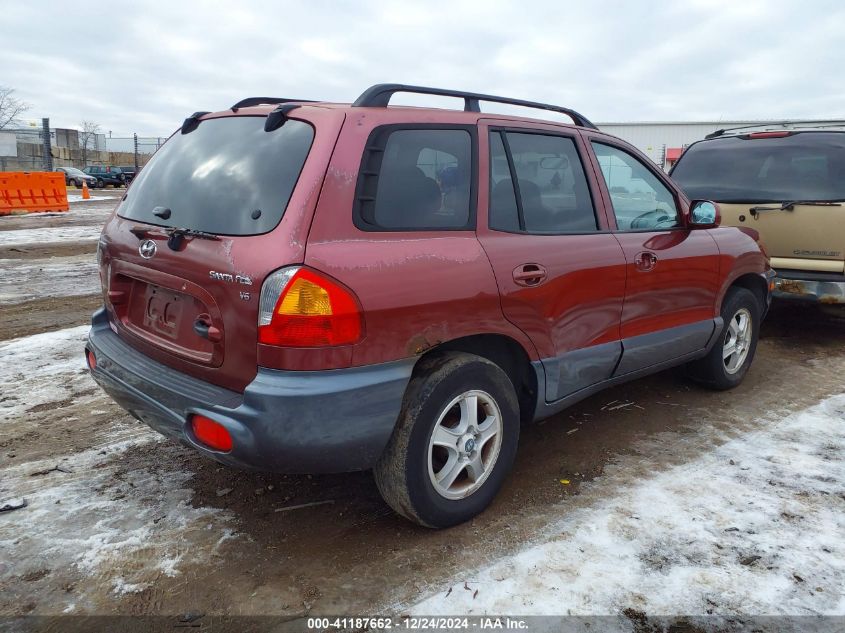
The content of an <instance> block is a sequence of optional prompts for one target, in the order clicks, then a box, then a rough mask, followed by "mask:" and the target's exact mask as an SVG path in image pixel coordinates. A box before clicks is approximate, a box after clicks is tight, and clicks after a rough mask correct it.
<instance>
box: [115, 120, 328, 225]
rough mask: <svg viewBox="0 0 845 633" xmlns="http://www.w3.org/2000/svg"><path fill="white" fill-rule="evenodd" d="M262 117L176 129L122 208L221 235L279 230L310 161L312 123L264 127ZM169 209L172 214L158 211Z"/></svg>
mask: <svg viewBox="0 0 845 633" xmlns="http://www.w3.org/2000/svg"><path fill="white" fill-rule="evenodd" d="M264 121H265V118H264V117H250V116H238V117H225V118H220V119H210V120H208V121H203V122H202V123H200V125H199V127H197V128H196V129H195V130H194V131H193V132H190V133H188V134H181V133H179V132H177V133H176V134H174V135H173V136H172V137H171V138H170V139H169V140H168V141H167V142H166V143H165V144H164V145H163V146H162V147H161V149H160V150H158V152H156V154H155V156H153V158H152V159H151V160H150V162H149V163H147V165H146V166H145V167H144V169H143V170H142V171H140V172H139V173H138V176H137V177H136V178H135V180H134V181H133V183H132V187H131V188H130V189H129V191H128V192H127V196H126V200H124V202H123V203H122V204H121V206H120V208H119V209H118V215H120V216H121V217H124V218H128V219H131V220H137V221H139V222H145V223H148V224H155V225H158V226H169V227H180V228H187V229H194V230H197V231H205V232H208V233H216V234H218V235H258V234H260V233H267V232H268V231H271V230H273V228H275V227H276V225H277V224H278V223H279V221H280V220H281V219H282V215H283V214H284V212H285V208H286V207H287V204H288V201H289V200H290V197H291V194H292V193H293V189H294V187H295V186H296V181H297V179H298V178H299V173H300V171H302V166H303V165H304V164H305V159H306V157H307V156H308V151H309V149H310V148H311V142H312V141H313V139H314V131H313V129H312V128H311V126H310V125H308V124H307V123H303V122H302V121H295V120H291V121H287V122H286V123H285V124H284V125H283V126H282V127H281V128H279V129H277V130H274V131H272V132H265V131H264ZM157 207H165V208H168V209H170V212H171V213H170V217H169V218H168V219H167V220H162V219H161V218H159V217H157V216H155V215H153V211H154V210H155V209H156V208H157Z"/></svg>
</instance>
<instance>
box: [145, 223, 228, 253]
mask: <svg viewBox="0 0 845 633" xmlns="http://www.w3.org/2000/svg"><path fill="white" fill-rule="evenodd" d="M129 231H130V233H132V234H133V235H134V236H135V237H137V238H138V239H141V238H143V237H146V236H147V235H149V234H150V233H152V232H154V231H163V232H164V234H165V235H167V246H169V247H170V250H173V251H178V250H179V249H180V248H181V246H182V242H183V241H184V239H185V238H186V237H196V238H199V239H201V240H219V239H220V236H219V235H215V234H214V233H207V232H206V231H197V230H196V229H183V228H181V227H178V226H168V227H161V226H155V227H152V226H151V227H147V226H133V227H132V228H131V229H129Z"/></svg>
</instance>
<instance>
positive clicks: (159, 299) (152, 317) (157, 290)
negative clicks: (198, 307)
mask: <svg viewBox="0 0 845 633" xmlns="http://www.w3.org/2000/svg"><path fill="white" fill-rule="evenodd" d="M145 285H146V287H147V288H146V293H145V294H146V296H145V300H144V308H145V309H144V327H145V328H146V329H148V330H150V331H151V332H154V333H156V334H159V335H160V336H164V337H167V338H170V339H173V340H176V339H177V338H178V337H179V324H180V323H182V311H183V310H182V308H183V307H184V305H185V303H186V302H187V299H188V298H187V297H185V296H184V295H181V294H180V293H177V292H173V291H172V290H168V289H167V288H162V287H161V286H154V285H153V284H145Z"/></svg>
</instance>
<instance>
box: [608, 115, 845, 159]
mask: <svg viewBox="0 0 845 633" xmlns="http://www.w3.org/2000/svg"><path fill="white" fill-rule="evenodd" d="M831 122H832V121H830V120H828V119H813V120H802V121H801V123H831ZM775 123H778V122H776V121H771V120H756V121H754V120H750V121H749V120H743V121H634V122H610V123H596V125H597V126H598V128H599V129H600V130H601V131H602V132H607V133H608V134H613V135H614V136H618V137H619V138H621V139H624V140H626V141H628V142H629V143H631V145H633V146H635V147H636V148H637V149H639V150H640V151H641V152H643V153H644V154H645V155H646V156H648V157H649V158H651V159H652V160H653V161H654V162H655V163H657V164H658V165H660V166H661V167H663V168H664V169H665V170H666V171H669V168H670V167H671V166H672V164H674V162H675V161H677V160H678V157H679V156H680V155H681V152H682V151H683V150H684V148H685V147H687V146H688V145H690V144H692V143H694V142H695V141H700V140H701V139H703V138H704V137H705V136H707V135H708V134H710V133H711V132H715V131H716V130H724V129H726V128H732V127H740V126H745V125H753V126H758V125H761V126H766V125H767V124H768V125H771V124H775Z"/></svg>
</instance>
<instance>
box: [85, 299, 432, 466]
mask: <svg viewBox="0 0 845 633" xmlns="http://www.w3.org/2000/svg"><path fill="white" fill-rule="evenodd" d="M86 348H87V349H88V350H90V351H91V352H93V353H94V356H95V358H96V368H95V369H93V370H92V371H91V375H92V376H93V378H94V380H95V381H96V382H97V383H98V384H99V385H100V386H101V387H102V388H103V389H104V390H105V391H106V393H108V394H109V395H110V396H111V397H112V398H113V399H114V400H115V401H116V402H117V403H118V404H120V406H122V407H123V408H124V409H126V410H127V411H129V412H130V413H131V414H132V415H134V416H135V417H136V418H138V419H140V420H142V421H143V422H146V423H147V424H149V425H150V426H151V427H152V428H153V429H155V430H157V431H159V432H160V433H162V434H163V435H166V436H169V437H173V438H176V439H178V440H180V441H182V442H183V443H185V444H187V445H189V446H192V447H193V448H195V449H197V450H198V451H200V452H201V453H203V454H205V455H207V456H209V457H211V458H213V459H216V460H217V461H219V462H222V463H224V464H228V465H231V466H236V467H239V468H244V469H249V470H263V471H272V472H280V473H290V474H303V473H314V474H316V473H333V472H349V471H354V470H364V469H367V468H370V467H372V466H373V465H374V464H375V462H376V460H377V459H378V457H379V456H380V455H381V453H382V451H383V450H384V447H385V446H386V445H387V442H388V440H389V439H390V435H391V433H392V432H393V427H394V425H395V423H396V419H397V417H398V416H399V410H400V408H401V405H402V398H403V396H404V393H405V387H406V386H407V384H408V381H409V380H410V378H411V372H412V370H413V366H414V362H415V360H416V359H413V358H412V359H407V360H402V361H396V362H392V363H384V364H379V365H370V366H366V367H355V368H350V369H337V370H325V371H281V370H274V369H264V368H259V369H258V374H257V375H256V377H255V380H253V381H252V382H251V383H250V384H249V385H248V386H247V388H246V389H245V390H244V393H242V394H240V393H236V392H234V391H229V390H227V389H223V388H221V387H218V386H216V385H212V384H210V383H207V382H204V381H202V380H198V379H196V378H193V377H191V376H188V375H186V374H183V373H181V372H178V371H176V370H174V369H171V368H169V367H167V366H165V365H162V364H160V363H158V362H155V361H153V360H152V359H150V358H148V357H147V356H144V355H143V354H141V353H140V352H138V351H137V350H135V349H134V348H132V347H130V346H129V345H127V344H126V343H125V342H124V341H123V340H122V339H120V338H119V337H118V336H117V334H115V333H114V332H113V331H112V330H111V328H110V326H109V323H108V319H107V317H106V314H105V311H104V310H100V311H98V312H96V313H95V314H94V318H93V322H92V328H91V333H90V335H89V338H88V344H87V346H86ZM194 413H198V414H202V415H205V416H207V417H209V418H211V419H213V420H215V421H216V422H219V423H220V424H222V425H223V426H225V427H226V429H227V430H228V431H229V434H230V435H231V437H232V440H233V444H234V446H233V448H232V450H231V451H230V452H228V453H221V452H219V451H215V450H212V449H209V448H207V447H205V446H204V445H202V444H200V443H199V442H198V441H197V440H196V438H195V437H194V435H193V432H192V431H191V426H190V423H189V422H188V420H189V418H190V416H191V415H192V414H194Z"/></svg>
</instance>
